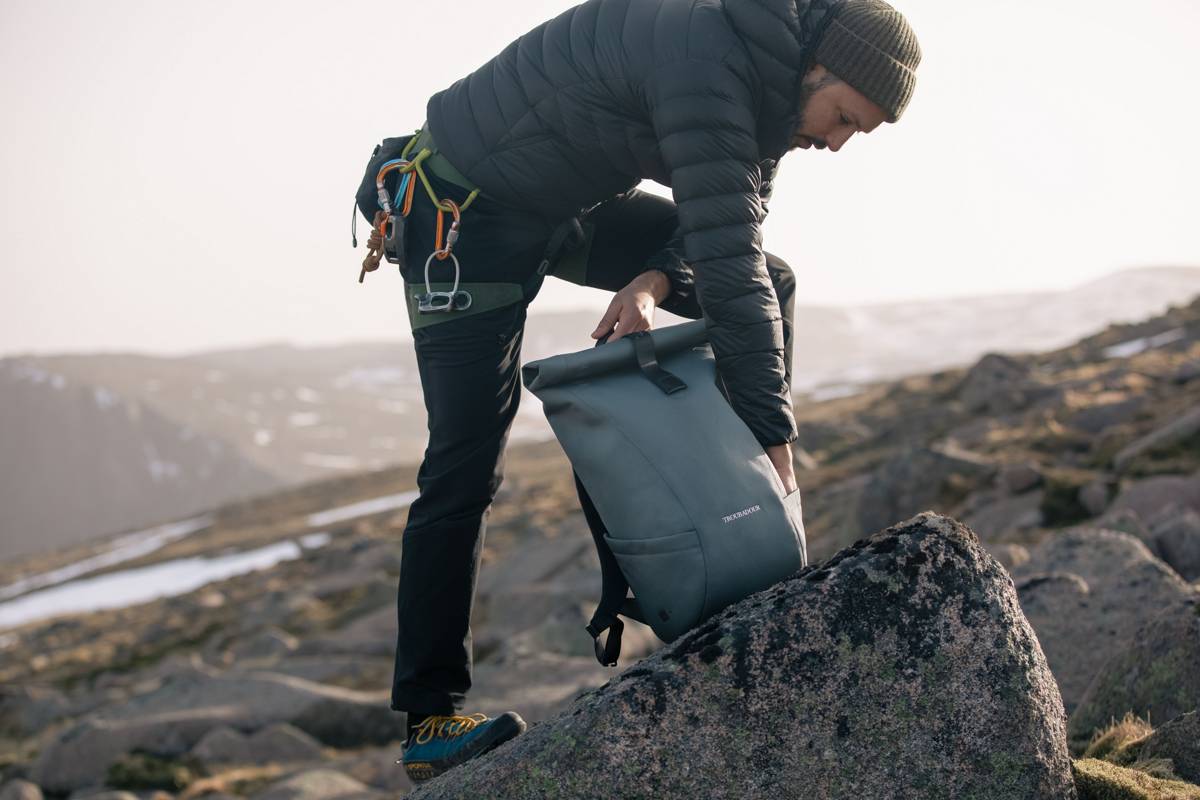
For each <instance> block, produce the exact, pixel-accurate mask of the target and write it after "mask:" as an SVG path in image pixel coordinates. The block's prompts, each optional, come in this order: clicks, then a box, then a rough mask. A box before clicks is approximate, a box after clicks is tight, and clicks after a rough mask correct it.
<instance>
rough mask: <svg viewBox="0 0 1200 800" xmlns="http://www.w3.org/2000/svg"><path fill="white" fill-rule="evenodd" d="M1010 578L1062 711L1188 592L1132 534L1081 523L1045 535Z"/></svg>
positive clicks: (1068, 707)
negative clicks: (1152, 618) (1159, 614)
mask: <svg viewBox="0 0 1200 800" xmlns="http://www.w3.org/2000/svg"><path fill="white" fill-rule="evenodd" d="M1013 579H1014V580H1015V581H1016V585H1017V593H1018V595H1019V596H1020V598H1021V608H1022V610H1023V611H1024V612H1025V616H1026V617H1027V618H1028V619H1029V622H1030V623H1031V624H1032V625H1033V629H1034V630H1035V631H1037V635H1038V641H1039V642H1041V645H1042V650H1043V652H1045V654H1046V660H1047V661H1048V662H1049V663H1050V669H1051V671H1053V673H1054V677H1055V679H1056V680H1057V681H1058V688H1059V689H1060V690H1061V692H1062V698H1063V705H1064V706H1065V707H1066V709H1067V713H1070V712H1071V711H1073V710H1074V709H1075V707H1076V706H1077V705H1078V704H1079V701H1080V700H1081V699H1082V698H1083V694H1084V692H1085V691H1086V690H1087V687H1088V685H1089V684H1090V683H1091V682H1092V679H1093V678H1094V677H1095V675H1096V673H1097V672H1098V671H1099V670H1100V668H1101V667H1102V666H1103V665H1104V663H1105V661H1107V660H1108V659H1109V658H1110V657H1111V656H1113V655H1114V654H1115V653H1117V652H1119V651H1120V650H1121V649H1122V648H1123V647H1125V645H1126V644H1127V643H1128V642H1129V640H1130V639H1131V638H1132V637H1133V635H1134V634H1135V633H1136V632H1137V631H1138V629H1139V628H1140V627H1141V626H1142V625H1143V624H1144V623H1145V622H1146V620H1147V619H1148V618H1149V617H1150V616H1152V615H1153V614H1155V613H1157V611H1159V610H1161V609H1163V608H1166V607H1167V606H1168V605H1170V604H1171V603H1173V602H1175V601H1177V600H1179V599H1181V598H1184V597H1188V596H1190V595H1191V593H1192V590H1191V589H1190V588H1189V587H1188V586H1187V584H1186V583H1184V581H1183V580H1181V579H1180V577H1179V576H1178V575H1177V574H1175V572H1174V571H1172V570H1171V569H1170V568H1169V567H1167V566H1166V565H1165V564H1163V563H1162V562H1161V561H1159V560H1158V559H1157V558H1155V557H1154V555H1153V554H1152V553H1151V552H1150V551H1149V550H1148V549H1147V548H1146V545H1145V544H1143V543H1142V542H1141V541H1139V540H1138V539H1136V538H1134V537H1133V536H1130V535H1129V534H1127V533H1120V532H1118V531H1108V530H1102V529H1098V528H1086V527H1081V528H1073V529H1070V530H1067V531H1063V532H1061V533H1056V534H1052V535H1050V536H1049V537H1047V538H1046V539H1044V540H1043V541H1042V543H1041V544H1039V545H1038V546H1037V547H1035V548H1034V549H1033V550H1032V551H1031V552H1030V555H1029V561H1028V562H1026V563H1024V564H1021V565H1019V566H1017V567H1014V568H1013ZM1118 716H1120V715H1118Z"/></svg>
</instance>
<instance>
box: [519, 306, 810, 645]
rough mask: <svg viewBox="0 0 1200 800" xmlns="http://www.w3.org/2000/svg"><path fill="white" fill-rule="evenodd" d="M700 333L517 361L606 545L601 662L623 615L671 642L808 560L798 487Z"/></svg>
mask: <svg viewBox="0 0 1200 800" xmlns="http://www.w3.org/2000/svg"><path fill="white" fill-rule="evenodd" d="M707 341H708V340H707V335H706V330H705V323H704V321H703V320H696V321H693V322H687V323H684V324H681V325H674V326H670V327H666V328H660V329H658V330H655V331H644V332H639V333H635V334H630V335H627V336H625V337H623V338H621V339H618V340H617V341H615V342H611V343H607V344H599V345H597V346H596V347H594V348H592V349H590V350H584V351H581V352H578V353H568V354H565V355H558V356H552V357H550V358H545V359H542V360H540V361H533V362H530V363H528V364H526V365H525V366H524V367H523V369H522V377H523V379H524V382H525V385H526V387H527V388H528V389H529V390H530V391H531V392H533V393H534V394H535V395H537V396H538V398H540V399H541V401H542V403H543V407H544V409H545V412H546V417H547V419H549V421H550V426H551V427H552V428H553V429H554V433H555V435H556V436H557V437H558V440H559V442H560V443H561V444H562V447H563V449H564V450H565V451H566V453H567V457H568V458H569V459H570V460H571V464H572V466H573V467H574V469H575V483H576V488H577V489H578V491H579V499H580V503H581V505H582V506H583V511H584V515H585V517H586V518H587V522H588V526H589V527H590V528H591V531H592V536H593V538H594V539H595V542H596V548H597V550H598V551H599V554H600V566H601V571H602V578H603V587H604V588H603V596H602V598H601V601H600V606H599V607H598V608H597V609H596V613H595V614H594V615H593V616H592V619H591V622H590V623H589V624H588V626H587V631H588V633H589V634H591V636H592V638H593V641H594V645H595V650H596V658H597V659H598V660H599V661H600V663H601V664H604V665H605V666H613V665H615V664H616V662H617V657H618V656H619V655H620V650H621V632H622V630H623V628H624V625H623V623H622V622H621V620H620V619H619V618H618V614H621V615H624V616H626V617H628V618H630V619H635V620H638V621H639V622H644V623H646V624H647V625H649V626H650V627H651V628H652V629H653V630H654V632H655V634H657V635H658V637H659V638H660V639H662V640H663V641H665V642H670V641H673V640H674V639H676V638H677V637H679V636H680V635H681V634H683V633H684V632H686V631H688V630H689V629H691V628H693V627H695V626H696V625H698V624H699V623H700V622H702V621H703V620H705V619H707V618H708V617H710V616H712V615H713V614H715V613H717V612H718V611H720V610H721V609H723V608H725V607H726V606H728V605H730V604H731V603H735V602H737V601H738V600H741V599H742V598H744V597H746V596H748V595H750V594H753V593H754V592H757V591H760V590H762V589H765V588H767V587H769V586H771V585H773V584H774V583H776V582H778V581H779V580H781V579H783V578H785V577H787V576H789V575H791V574H792V573H794V572H796V571H798V570H800V569H801V568H803V567H804V566H805V565H806V563H807V552H806V549H805V540H804V523H803V521H802V519H801V509H800V493H799V492H798V491H796V492H792V493H791V494H790V495H787V496H786V497H785V496H784V494H783V483H782V481H780V479H779V475H778V473H777V472H776V471H775V468H774V466H773V465H772V464H771V461H770V459H769V458H768V457H767V455H766V453H765V452H764V451H763V448H762V446H761V445H760V444H759V443H758V441H757V440H756V439H755V438H754V436H753V435H752V434H751V432H750V429H749V428H748V427H746V424H745V423H744V422H742V420H741V419H740V418H739V417H738V416H737V414H736V413H735V412H734V410H733V408H732V407H731V406H730V405H729V402H728V400H727V399H726V395H725V393H724V390H723V388H722V386H721V385H720V382H719V377H718V375H717V371H716V365H715V362H714V360H713V354H712V349H711V348H710V347H709V346H708V343H707ZM629 589H632V590H633V597H632V598H628V597H627V596H626V595H627V592H628V590H629ZM606 630H607V631H608V632H609V633H608V636H607V638H606V640H605V642H603V643H601V640H600V636H601V634H602V633H603V632H604V631H606Z"/></svg>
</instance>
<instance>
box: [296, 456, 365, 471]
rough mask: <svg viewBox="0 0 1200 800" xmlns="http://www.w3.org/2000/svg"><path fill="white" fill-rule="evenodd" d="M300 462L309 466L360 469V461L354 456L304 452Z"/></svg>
mask: <svg viewBox="0 0 1200 800" xmlns="http://www.w3.org/2000/svg"><path fill="white" fill-rule="evenodd" d="M300 462H301V463H303V464H307V465H308V466H310V467H324V468H325V469H361V467H362V462H361V461H359V460H358V459H357V458H355V457H354V456H335V455H330V454H328V453H305V454H304V455H302V456H300Z"/></svg>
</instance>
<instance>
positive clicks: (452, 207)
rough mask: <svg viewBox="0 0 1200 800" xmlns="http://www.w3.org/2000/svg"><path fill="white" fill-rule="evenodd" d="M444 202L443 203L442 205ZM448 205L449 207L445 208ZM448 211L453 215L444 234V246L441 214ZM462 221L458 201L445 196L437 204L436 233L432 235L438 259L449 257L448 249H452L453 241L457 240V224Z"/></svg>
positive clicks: (443, 259)
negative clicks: (443, 243) (448, 230)
mask: <svg viewBox="0 0 1200 800" xmlns="http://www.w3.org/2000/svg"><path fill="white" fill-rule="evenodd" d="M443 204H444V205H443ZM446 206H449V208H446ZM446 213H449V214H450V215H451V216H453V217H454V221H453V222H452V223H450V233H448V234H447V235H446V246H445V247H442V227H443V223H442V215H443V214H446ZM461 222H462V212H461V211H460V210H459V208H458V203H455V202H454V201H453V200H451V199H449V198H445V199H443V200H442V201H441V203H439V204H438V215H437V233H436V234H435V237H434V241H433V244H434V250H435V253H434V254H435V255H436V256H437V259H438V261H445V260H446V259H447V258H449V257H450V251H451V250H452V249H454V243H455V242H457V241H458V229H459V224H460V223H461Z"/></svg>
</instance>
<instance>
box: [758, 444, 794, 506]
mask: <svg viewBox="0 0 1200 800" xmlns="http://www.w3.org/2000/svg"><path fill="white" fill-rule="evenodd" d="M765 449H766V451H767V457H768V458H770V459H771V463H772V464H774V465H775V471H776V472H778V473H779V479H780V480H781V481H783V490H784V491H783V493H784V494H785V495H788V494H791V493H792V492H794V491H796V489H797V488H799V487H798V486H797V485H796V472H795V470H793V469H792V446H791V445H790V444H775V445H771V446H770V447H767V448H765Z"/></svg>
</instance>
